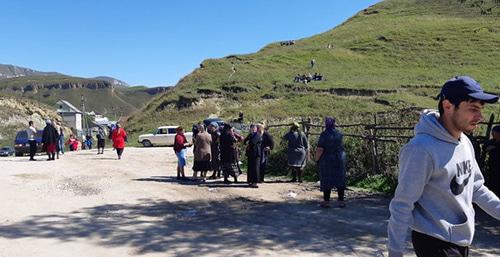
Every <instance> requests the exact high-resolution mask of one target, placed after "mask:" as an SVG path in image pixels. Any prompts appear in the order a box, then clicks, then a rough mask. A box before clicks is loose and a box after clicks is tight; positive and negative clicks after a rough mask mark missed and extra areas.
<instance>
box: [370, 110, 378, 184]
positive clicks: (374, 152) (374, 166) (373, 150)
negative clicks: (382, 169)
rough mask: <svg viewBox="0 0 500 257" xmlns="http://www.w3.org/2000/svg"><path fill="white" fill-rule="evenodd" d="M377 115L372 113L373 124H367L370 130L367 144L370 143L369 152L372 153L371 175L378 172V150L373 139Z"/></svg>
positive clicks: (375, 135)
mask: <svg viewBox="0 0 500 257" xmlns="http://www.w3.org/2000/svg"><path fill="white" fill-rule="evenodd" d="M376 127H377V116H376V114H374V115H373V125H371V126H369V128H370V130H369V133H370V136H369V137H370V139H369V144H370V150H371V151H370V152H371V155H372V175H375V174H378V170H379V169H378V152H377V141H376V140H375V139H376V137H377V129H376Z"/></svg>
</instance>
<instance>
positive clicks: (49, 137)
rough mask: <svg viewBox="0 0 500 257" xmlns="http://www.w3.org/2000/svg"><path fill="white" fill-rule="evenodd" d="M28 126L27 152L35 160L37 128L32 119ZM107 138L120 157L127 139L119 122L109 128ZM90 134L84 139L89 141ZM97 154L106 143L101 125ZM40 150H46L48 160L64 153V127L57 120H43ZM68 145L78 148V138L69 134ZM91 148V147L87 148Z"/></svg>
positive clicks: (74, 148) (102, 149)
mask: <svg viewBox="0 0 500 257" xmlns="http://www.w3.org/2000/svg"><path fill="white" fill-rule="evenodd" d="M28 125H29V127H28V128H27V129H26V132H27V135H28V143H29V146H30V148H29V153H30V159H29V160H30V161H36V159H35V155H36V152H37V148H38V146H37V141H36V135H37V129H36V128H35V126H34V124H33V121H29V122H28ZM109 135H110V136H109V138H110V139H111V140H112V141H113V149H115V150H116V153H117V155H118V159H121V156H122V154H123V150H124V148H125V145H126V141H127V132H125V130H124V129H123V128H122V127H121V125H120V123H117V124H116V126H114V127H113V128H110V132H109ZM89 137H90V135H88V136H87V137H86V141H89V140H90V139H89ZM96 137H97V154H104V148H105V145H106V132H105V131H104V129H103V128H102V127H99V129H98V131H97V135H96ZM41 143H42V152H46V153H47V156H48V159H47V160H48V161H53V160H55V159H56V158H57V159H59V155H60V154H64V149H65V142H64V129H63V127H62V126H60V124H59V123H58V122H57V121H52V120H50V119H47V120H45V127H44V129H43V132H42V138H41ZM67 144H68V147H69V149H70V151H76V150H77V149H78V148H79V145H80V142H79V141H78V139H77V138H76V137H75V136H74V135H73V134H71V135H70V136H69V139H68V142H67ZM89 149H91V148H89Z"/></svg>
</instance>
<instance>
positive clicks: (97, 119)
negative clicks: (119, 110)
mask: <svg viewBox="0 0 500 257" xmlns="http://www.w3.org/2000/svg"><path fill="white" fill-rule="evenodd" d="M86 114H87V115H88V117H90V118H91V124H90V127H92V128H94V127H96V126H98V127H103V126H106V127H107V126H110V125H111V124H116V121H110V120H109V119H108V117H106V116H103V115H102V114H100V113H98V112H95V111H91V112H87V113H86Z"/></svg>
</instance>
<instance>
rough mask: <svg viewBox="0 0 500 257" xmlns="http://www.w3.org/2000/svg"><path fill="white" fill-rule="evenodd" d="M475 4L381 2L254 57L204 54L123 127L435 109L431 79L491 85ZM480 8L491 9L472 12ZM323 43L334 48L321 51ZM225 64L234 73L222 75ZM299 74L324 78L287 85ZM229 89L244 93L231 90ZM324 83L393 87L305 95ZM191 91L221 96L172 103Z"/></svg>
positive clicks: (481, 18)
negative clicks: (241, 115) (459, 78)
mask: <svg viewBox="0 0 500 257" xmlns="http://www.w3.org/2000/svg"><path fill="white" fill-rule="evenodd" d="M476 2H478V1H470V0H467V1H456V0H418V1H417V0H387V1H384V2H382V3H380V4H377V5H375V6H373V7H370V8H368V9H367V10H364V11H361V12H360V13H358V14H357V15H355V16H354V17H352V18H350V19H349V20H347V21H346V22H344V24H342V25H340V26H338V27H337V28H335V29H332V30H330V31H328V32H325V33H322V34H319V35H316V36H313V37H310V38H306V39H302V40H298V41H297V43H296V44H295V45H293V46H280V45H279V43H272V44H270V45H268V46H266V47H264V48H263V49H261V50H260V51H259V52H257V53H254V54H249V55H235V56H228V57H226V58H221V59H208V60H205V61H204V62H203V66H204V67H203V68H197V69H195V70H194V71H193V72H192V73H191V74H189V75H188V76H186V77H185V78H183V79H182V80H181V81H179V83H178V84H177V85H176V87H175V88H174V89H173V90H172V91H170V92H168V93H166V94H164V95H163V96H161V97H157V98H156V99H154V100H153V101H152V102H151V103H150V104H149V105H148V106H147V107H146V108H144V109H143V110H142V111H141V112H140V115H136V116H135V117H132V119H131V120H130V124H129V128H130V129H131V131H133V132H140V131H149V130H150V129H151V128H153V127H156V126H158V125H160V124H180V125H184V126H189V125H190V124H192V123H193V122H195V121H197V120H200V119H202V118H205V117H206V116H208V115H210V114H215V115H218V116H222V117H225V118H230V117H235V116H236V114H237V113H238V112H239V111H240V110H242V111H244V112H245V114H246V117H247V118H249V120H279V119H286V118H287V117H299V116H322V115H326V114H334V115H336V116H338V117H340V119H341V120H345V119H346V117H347V116H349V117H350V118H353V117H354V116H356V115H352V114H356V113H365V112H373V111H382V110H390V109H394V108H397V107H402V106H418V107H434V106H435V105H436V103H435V100H433V99H432V98H431V97H432V96H435V95H436V94H437V93H438V90H439V86H440V85H442V83H443V82H444V81H446V80H447V79H449V78H450V77H452V76H454V75H460V74H468V75H471V76H473V77H474V78H476V79H477V80H478V81H479V82H481V83H482V85H483V87H484V88H485V89H486V90H489V91H494V92H499V91H500V89H499V85H500V77H499V76H498V71H499V69H498V66H499V64H500V62H499V61H498V60H500V51H499V50H500V7H498V6H495V4H493V2H492V1H491V3H490V1H485V2H486V3H485V4H483V6H475V3H476ZM487 7H493V8H492V10H491V14H489V15H481V9H487ZM327 44H332V45H333V46H334V47H333V48H327V47H326V46H327ZM311 59H315V60H316V65H315V67H314V68H310V66H309V61H310V60H311ZM233 66H234V67H235V68H236V73H234V74H233V75H232V76H231V73H232V67H233ZM307 72H310V73H315V72H319V73H321V74H323V75H324V76H325V78H326V80H325V81H320V82H313V83H310V84H309V87H308V88H307V89H308V92H296V91H293V90H291V89H290V88H287V85H289V86H290V85H291V86H292V87H295V86H299V87H304V86H303V85H301V84H297V83H293V82H292V80H293V77H294V76H295V74H297V73H300V74H302V73H307ZM403 85H410V87H402V86H403ZM422 85H427V86H428V87H427V88H422V87H419V86H422ZM228 87H233V88H234V87H235V88H236V89H241V88H244V89H246V90H247V91H246V92H240V93H234V92H230V91H228V90H227V88H228ZM329 88H351V89H393V90H395V91H394V92H390V93H387V94H383V93H379V94H378V95H377V96H376V97H373V96H372V97H363V96H338V95H335V94H327V93H318V92H316V93H312V92H311V91H312V90H315V89H316V90H317V89H329ZM200 89H203V90H204V91H207V90H209V91H211V92H212V93H213V94H217V95H219V96H220V97H219V98H212V99H201V100H200V101H199V102H197V104H195V106H194V107H191V108H184V109H180V110H179V109H178V108H175V107H174V104H175V102H174V101H176V100H178V99H179V96H185V97H188V98H193V99H198V100H199V99H200V97H202V95H200V94H199V92H201V91H200ZM266 97H267V98H272V99H271V100H268V99H263V98H266ZM375 99H379V100H385V101H386V102H388V103H389V105H387V104H379V103H377V102H375ZM162 106H163V108H159V107H162ZM487 112H498V106H490V107H489V109H488V110H487Z"/></svg>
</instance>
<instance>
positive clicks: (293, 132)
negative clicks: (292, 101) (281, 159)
mask: <svg viewBox="0 0 500 257" xmlns="http://www.w3.org/2000/svg"><path fill="white" fill-rule="evenodd" d="M283 140H286V141H287V142H288V150H287V153H288V167H289V168H290V169H291V170H292V176H293V178H292V181H291V182H297V177H298V181H299V183H302V171H303V170H304V167H305V166H306V157H307V152H308V150H309V143H308V142H307V137H306V135H305V134H304V133H302V132H301V131H300V130H299V123H297V122H294V123H293V124H292V126H291V127H290V131H289V132H288V133H286V134H285V136H284V137H283Z"/></svg>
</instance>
